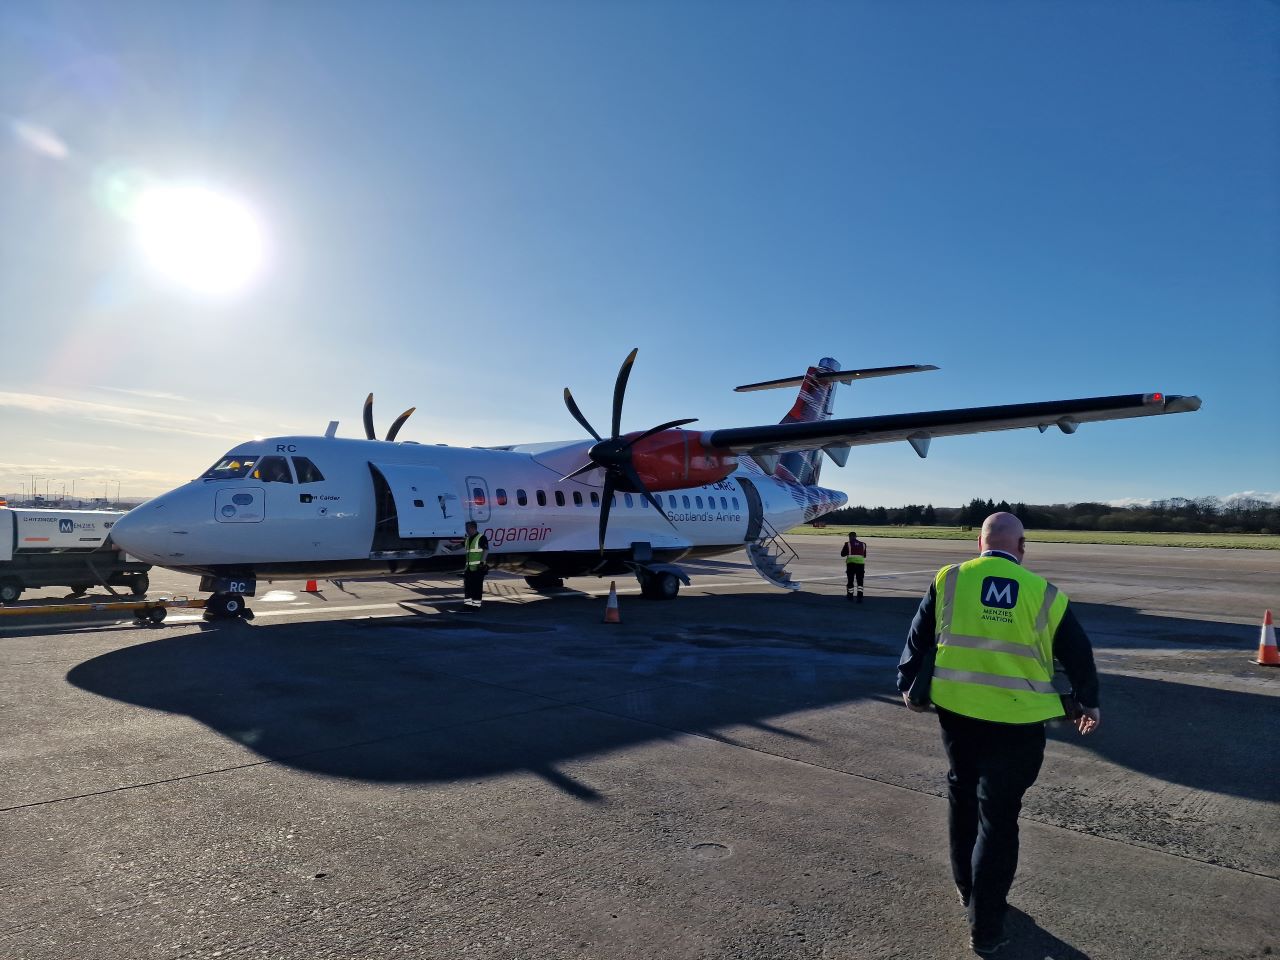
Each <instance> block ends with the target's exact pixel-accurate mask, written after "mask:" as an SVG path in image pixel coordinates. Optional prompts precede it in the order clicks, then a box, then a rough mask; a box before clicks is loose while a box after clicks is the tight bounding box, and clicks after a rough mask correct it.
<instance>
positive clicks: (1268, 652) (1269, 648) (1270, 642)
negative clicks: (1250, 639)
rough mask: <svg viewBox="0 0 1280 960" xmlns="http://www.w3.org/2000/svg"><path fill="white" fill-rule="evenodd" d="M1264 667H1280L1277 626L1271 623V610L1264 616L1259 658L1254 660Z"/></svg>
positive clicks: (1259, 641)
mask: <svg viewBox="0 0 1280 960" xmlns="http://www.w3.org/2000/svg"><path fill="white" fill-rule="evenodd" d="M1253 662H1254V663H1260V664H1262V665H1263V666H1264V667H1280V651H1277V650H1276V628H1275V626H1274V625H1273V624H1272V623H1271V611H1270V610H1268V611H1267V613H1266V616H1264V617H1263V618H1262V636H1261V637H1260V638H1259V639H1258V659H1257V660H1255V661H1253Z"/></svg>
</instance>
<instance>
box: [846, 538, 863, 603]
mask: <svg viewBox="0 0 1280 960" xmlns="http://www.w3.org/2000/svg"><path fill="white" fill-rule="evenodd" d="M840 556H842V557H844V576H845V587H844V595H845V599H846V600H852V599H853V587H854V584H855V583H856V584H857V586H858V602H859V603H861V602H862V578H863V577H865V576H866V574H867V545H866V544H865V543H863V542H862V541H861V540H859V539H858V535H857V534H856V533H854V532H853V531H852V530H850V531H849V542H848V543H846V544H845V545H844V546H843V547H841V548H840Z"/></svg>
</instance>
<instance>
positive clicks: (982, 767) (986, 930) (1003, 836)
mask: <svg viewBox="0 0 1280 960" xmlns="http://www.w3.org/2000/svg"><path fill="white" fill-rule="evenodd" d="M938 721H939V723H940V724H941V726H942V745H943V747H944V748H945V749H946V751H947V759H948V760H949V761H950V763H951V769H950V770H949V771H948V772H947V787H948V789H947V797H948V800H949V801H950V803H951V812H950V817H949V821H948V824H949V827H950V832H951V872H952V875H953V876H954V877H955V881H956V887H957V888H959V890H960V892H961V894H963V895H966V896H968V898H969V925H970V927H972V928H973V932H974V933H975V934H976V935H978V936H981V937H989V936H993V935H995V934H998V933H999V932H1000V930H1001V929H1002V927H1003V924H1004V914H1005V909H1006V907H1007V903H1006V900H1005V898H1006V897H1007V896H1008V895H1009V888H1010V887H1011V886H1012V885H1013V875H1014V873H1015V872H1016V871H1017V869H1018V813H1019V812H1020V811H1021V810H1022V795H1023V794H1024V793H1026V792H1027V789H1028V788H1029V787H1030V786H1031V785H1032V784H1033V783H1035V782H1036V777H1037V776H1039V774H1040V764H1041V763H1043V762H1044V740H1045V737H1044V724H1043V723H1029V724H1008V723H990V722H988V721H986V720H975V719H973V718H972V717H964V716H961V715H960V714H957V713H951V712H949V711H947V710H943V709H941V708H939V710H938Z"/></svg>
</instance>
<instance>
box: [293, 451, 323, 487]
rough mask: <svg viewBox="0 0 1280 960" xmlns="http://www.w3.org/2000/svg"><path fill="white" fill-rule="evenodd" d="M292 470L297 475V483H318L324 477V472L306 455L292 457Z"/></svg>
mask: <svg viewBox="0 0 1280 960" xmlns="http://www.w3.org/2000/svg"><path fill="white" fill-rule="evenodd" d="M293 472H294V473H296V474H297V475H298V482H299V483H319V482H320V481H321V480H323V479H324V474H323V473H321V472H320V471H319V470H318V469H317V468H316V465H315V464H314V463H312V462H311V461H310V460H308V459H307V458H306V457H294V458H293Z"/></svg>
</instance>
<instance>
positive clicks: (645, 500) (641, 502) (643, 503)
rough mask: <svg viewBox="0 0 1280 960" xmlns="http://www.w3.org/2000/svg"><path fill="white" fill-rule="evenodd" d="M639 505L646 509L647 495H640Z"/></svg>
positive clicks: (647, 505)
mask: <svg viewBox="0 0 1280 960" xmlns="http://www.w3.org/2000/svg"><path fill="white" fill-rule="evenodd" d="M640 506H642V507H644V508H645V509H646V510H647V509H648V508H649V498H648V497H641V498H640Z"/></svg>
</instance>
